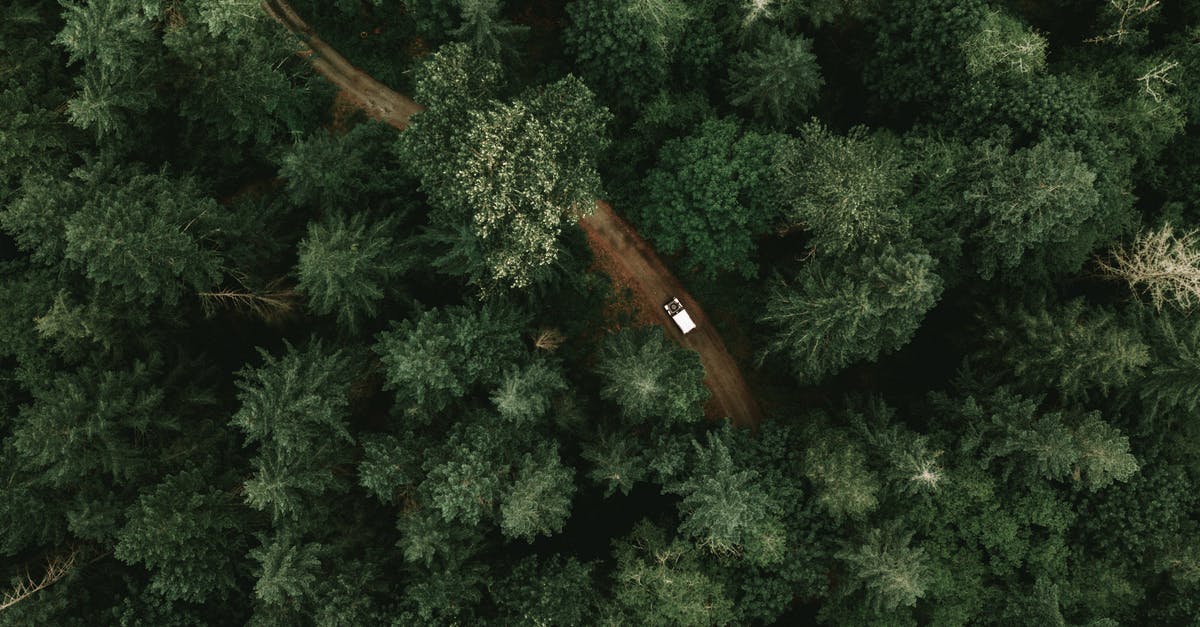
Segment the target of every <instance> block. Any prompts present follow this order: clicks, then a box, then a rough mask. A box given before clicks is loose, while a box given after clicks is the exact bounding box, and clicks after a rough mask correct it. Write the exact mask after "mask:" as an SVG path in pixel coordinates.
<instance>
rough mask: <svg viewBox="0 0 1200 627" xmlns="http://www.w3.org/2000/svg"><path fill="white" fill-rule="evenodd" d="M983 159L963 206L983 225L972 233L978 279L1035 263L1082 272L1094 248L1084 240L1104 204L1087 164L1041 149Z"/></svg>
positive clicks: (991, 150)
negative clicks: (1026, 262)
mask: <svg viewBox="0 0 1200 627" xmlns="http://www.w3.org/2000/svg"><path fill="white" fill-rule="evenodd" d="M978 158H979V161H976V162H975V163H974V164H972V165H973V166H974V167H975V168H976V174H975V176H976V177H977V178H976V180H975V182H974V184H972V185H971V186H970V187H969V188H968V189H967V191H966V193H965V200H966V201H967V202H968V203H969V206H971V207H972V208H973V209H974V211H975V212H976V214H977V215H978V216H980V217H981V218H982V220H983V225H982V227H981V228H979V229H978V230H977V231H976V232H975V237H976V239H977V241H978V246H979V249H980V257H979V262H978V264H979V272H980V274H981V275H982V276H983V277H984V278H988V277H990V276H992V275H993V274H994V273H995V272H996V271H997V270H1012V269H1015V268H1016V267H1017V266H1018V265H1020V264H1021V263H1022V261H1023V260H1025V259H1028V258H1029V257H1031V256H1036V257H1037V258H1044V259H1045V261H1044V262H1043V263H1044V267H1046V268H1049V269H1052V271H1060V270H1061V271H1070V270H1074V269H1075V268H1078V267H1079V265H1080V264H1082V263H1083V261H1084V259H1085V257H1086V255H1087V253H1089V252H1090V251H1091V246H1092V244H1093V242H1092V241H1091V240H1090V239H1085V238H1083V237H1080V235H1081V233H1080V232H1081V231H1083V230H1084V228H1085V225H1086V223H1087V222H1088V221H1089V220H1090V219H1091V218H1092V216H1093V214H1094V213H1095V212H1096V211H1097V209H1098V205H1099V202H1100V196H1099V194H1098V193H1097V192H1096V189H1095V187H1094V182H1095V180H1096V174H1095V173H1094V172H1093V171H1092V170H1091V169H1089V168H1088V166H1087V164H1086V163H1084V161H1083V159H1082V157H1081V156H1080V155H1079V154H1078V153H1076V152H1075V151H1072V150H1069V149H1063V148H1060V147H1057V146H1055V145H1054V144H1053V143H1051V142H1042V143H1039V144H1037V145H1035V146H1033V147H1032V148H1026V149H1021V150H1018V151H1016V152H1014V153H1012V154H1011V155H1008V154H1005V152H1004V149H1003V148H1002V147H999V146H989V147H987V148H986V149H985V150H984V151H983V152H982V153H980V155H979V157H978Z"/></svg>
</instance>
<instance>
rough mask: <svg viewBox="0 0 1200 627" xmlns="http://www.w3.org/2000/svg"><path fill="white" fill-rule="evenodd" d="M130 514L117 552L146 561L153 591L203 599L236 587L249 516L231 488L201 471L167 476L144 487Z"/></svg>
mask: <svg viewBox="0 0 1200 627" xmlns="http://www.w3.org/2000/svg"><path fill="white" fill-rule="evenodd" d="M126 518H127V520H128V522H126V523H125V526H124V528H122V529H121V532H120V534H119V540H118V542H117V545H116V548H115V549H114V555H115V556H116V557H117V559H119V560H121V561H123V562H125V563H127V564H139V563H140V564H144V565H145V566H146V569H147V570H149V571H150V573H151V579H150V586H149V590H151V591H153V592H155V593H157V594H160V595H162V596H163V597H165V598H167V599H177V600H182V601H190V602H195V603H199V602H204V601H206V600H210V599H214V598H223V597H225V596H226V595H228V594H229V593H230V592H231V591H233V590H236V589H237V587H238V584H239V581H238V575H239V571H240V570H241V562H242V559H243V554H244V551H245V549H246V547H245V543H244V539H245V535H244V534H245V532H246V527H247V521H246V520H245V517H244V514H243V511H242V510H241V509H240V508H239V507H238V504H237V502H236V501H235V499H234V497H233V495H232V493H231V492H230V491H228V490H222V489H220V488H218V487H214V486H213V485H212V483H211V479H210V478H209V477H207V476H205V474H204V473H203V472H201V471H200V470H198V469H192V470H185V471H183V472H180V473H177V474H173V475H168V476H167V477H165V478H164V479H163V480H162V482H160V483H159V484H158V485H155V486H153V487H151V488H148V489H145V490H143V491H142V494H141V496H140V497H139V498H138V501H137V504H135V505H134V506H132V507H130V508H129V510H128V512H127V513H126Z"/></svg>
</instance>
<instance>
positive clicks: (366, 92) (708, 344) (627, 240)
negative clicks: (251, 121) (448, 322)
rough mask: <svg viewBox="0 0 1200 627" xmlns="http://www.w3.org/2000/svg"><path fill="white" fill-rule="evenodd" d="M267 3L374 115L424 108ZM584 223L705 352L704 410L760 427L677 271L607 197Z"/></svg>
mask: <svg viewBox="0 0 1200 627" xmlns="http://www.w3.org/2000/svg"><path fill="white" fill-rule="evenodd" d="M262 5H263V9H264V10H265V11H266V12H267V14H268V15H270V16H271V17H272V18H274V19H275V20H277V21H278V22H280V23H281V24H283V25H284V26H285V27H286V28H287V29H288V30H290V31H291V32H292V33H294V34H295V35H296V36H297V37H299V38H300V40H301V41H303V42H304V44H305V45H307V46H308V47H309V49H310V50H311V55H310V56H309V60H310V61H311V62H312V66H313V69H315V70H316V71H317V72H318V73H319V74H321V76H324V77H325V78H326V79H327V80H328V81H329V82H331V83H333V84H334V85H337V86H338V87H339V88H341V89H342V90H344V91H346V92H348V93H350V94H351V95H353V96H354V98H355V99H356V100H358V102H359V103H360V104H361V106H362V108H363V110H364V111H365V112H366V113H367V114H368V115H369V116H371V117H373V118H375V119H378V120H380V121H382V122H386V123H387V124H390V125H392V126H394V127H395V128H397V129H399V130H404V129H405V128H406V127H407V126H408V120H409V118H411V117H412V116H413V115H414V114H416V113H419V112H421V111H423V110H424V109H425V108H424V107H422V106H421V105H419V104H417V103H416V102H414V101H413V100H412V99H411V98H409V97H407V96H404V95H402V94H399V93H396V92H395V91H392V90H391V89H389V88H388V87H387V86H386V85H384V84H382V83H380V82H379V81H376V80H375V79H374V78H372V77H371V76H370V75H368V74H367V73H366V72H363V71H362V70H359V69H358V68H356V67H354V66H353V65H351V64H350V63H349V62H348V61H346V59H345V58H344V57H342V55H340V54H338V52H337V51H336V50H334V49H333V48H331V47H330V46H329V45H328V44H326V43H325V42H324V41H322V40H321V38H320V37H318V36H317V34H316V32H315V31H313V29H312V28H311V27H309V25H308V24H307V23H306V22H305V21H304V20H303V19H301V18H300V16H299V15H297V14H296V12H295V11H293V10H292V8H291V6H289V5H288V4H287V2H285V1H284V0H263V2H262ZM579 224H580V227H581V228H583V230H584V233H586V234H587V238H588V243H589V244H590V245H591V248H592V252H593V254H594V255H595V256H596V261H597V264H598V265H599V266H600V267H601V268H603V269H604V271H605V272H607V273H608V274H609V276H611V277H612V278H613V281H614V282H615V283H616V284H617V285H620V286H625V287H628V288H629V289H630V290H631V291H632V292H633V293H634V295H635V297H636V302H637V305H638V306H639V307H640V308H641V310H642V314H643V315H642V316H639V318H640V319H643V320H658V321H659V322H658V324H660V325H661V326H662V327H663V328H664V329H665V330H666V333H667V337H670V338H672V339H673V340H674V341H675V342H676V343H678V344H679V345H681V346H683V347H685V348H690V349H692V350H694V351H696V352H697V353H699V354H700V362H701V363H702V364H703V365H704V374H705V377H704V383H705V385H706V386H708V389H709V391H710V392H711V393H712V396H711V397H710V398H709V401H708V403H707V404H706V405H705V408H704V409H705V415H707V416H708V417H709V418H712V419H721V418H725V417H727V416H728V417H729V418H730V419H731V420H732V421H733V423H734V424H735V425H738V426H750V427H752V426H754V425H757V424H758V423H759V421H761V420H762V409H761V408H760V406H759V404H758V401H757V399H756V398H755V397H754V395H753V394H751V393H750V388H749V387H748V386H747V385H746V381H745V379H744V378H743V377H742V372H741V370H740V369H739V368H738V365H737V362H736V361H735V360H734V359H733V356H732V355H731V354H730V353H729V350H728V349H727V348H726V347H725V341H724V340H723V339H721V335H720V334H719V333H717V330H716V328H715V327H714V326H713V325H712V323H711V322H710V321H709V319H708V316H707V315H705V313H704V309H703V308H701V307H700V303H698V302H696V299H694V298H692V296H691V294H689V293H688V292H687V290H685V289H684V288H683V284H681V283H680V282H679V279H676V278H675V276H674V275H673V274H671V272H670V271H669V270H668V269H667V267H666V266H665V265H664V264H663V262H662V260H661V259H659V257H658V254H657V253H655V252H654V249H653V248H651V247H650V245H649V244H648V243H646V241H645V240H644V239H642V237H641V236H639V235H638V234H637V232H636V231H634V230H633V228H632V227H631V226H629V224H628V223H627V222H625V221H624V220H622V219H621V218H620V216H618V215H617V214H616V212H615V211H613V208H612V207H610V206H609V204H608V203H606V202H604V201H603V200H597V201H596V210H595V211H594V212H592V214H591V215H589V216H587V217H585V218H583V219H582V220H580V223H579ZM671 297H677V298H679V300H680V302H682V303H683V305H684V307H686V308H687V310H688V313H689V314H691V316H692V319H693V320H694V321H695V322H696V325H697V328H696V330H695V331H692V332H691V333H689V334H687V335H683V334H682V333H680V332H679V329H677V328H675V325H674V324H673V323H671V322H670V320H669V319H668V318H667V316H666V313H665V312H664V311H663V309H662V305H663V303H665V302H667V301H668V300H670V299H671Z"/></svg>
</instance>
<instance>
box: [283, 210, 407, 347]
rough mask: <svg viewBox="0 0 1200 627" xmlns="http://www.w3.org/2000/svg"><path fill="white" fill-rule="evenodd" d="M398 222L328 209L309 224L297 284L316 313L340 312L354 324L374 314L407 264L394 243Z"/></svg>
mask: <svg viewBox="0 0 1200 627" xmlns="http://www.w3.org/2000/svg"><path fill="white" fill-rule="evenodd" d="M394 230H395V229H394V223H393V222H392V221H390V220H382V221H379V222H375V223H373V224H372V223H368V222H367V220H366V218H365V217H364V216H363V214H361V213H359V214H355V215H354V216H353V217H351V218H349V219H347V218H346V217H345V216H344V215H343V214H338V213H327V214H325V216H324V218H323V219H322V220H321V221H320V222H312V223H310V224H309V225H308V235H307V236H306V237H305V238H304V239H303V240H301V241H300V259H299V261H298V263H297V266H296V273H297V274H298V275H299V282H298V283H297V284H296V289H297V291H299V292H300V293H302V294H305V295H306V296H308V302H309V306H310V307H311V308H312V310H313V311H314V312H316V313H318V314H323V315H329V314H336V316H337V320H338V323H339V324H341V325H342V326H343V327H345V328H347V329H350V330H355V329H356V328H357V327H358V326H359V325H360V324H361V321H362V320H363V319H364V318H372V317H374V315H375V310H376V303H377V302H378V301H379V300H381V299H383V298H384V297H385V296H386V295H387V291H388V285H389V284H390V283H391V281H392V279H393V278H395V277H396V276H397V275H398V274H400V273H401V272H403V271H404V270H405V269H407V263H405V260H404V259H403V257H401V256H400V255H399V254H398V253H397V251H396V248H395V246H394V245H393V243H392V242H393V240H392V237H393V235H392V233H393V232H394Z"/></svg>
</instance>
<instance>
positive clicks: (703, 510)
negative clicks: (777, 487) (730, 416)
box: [672, 433, 787, 566]
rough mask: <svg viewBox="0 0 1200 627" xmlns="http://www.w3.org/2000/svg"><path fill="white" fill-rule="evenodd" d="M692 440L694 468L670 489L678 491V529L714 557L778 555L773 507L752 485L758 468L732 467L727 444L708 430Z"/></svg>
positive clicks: (773, 559) (778, 525)
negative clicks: (701, 438) (703, 438)
mask: <svg viewBox="0 0 1200 627" xmlns="http://www.w3.org/2000/svg"><path fill="white" fill-rule="evenodd" d="M692 444H693V446H694V447H695V453H696V461H695V464H694V467H695V469H696V471H695V472H694V473H693V474H692V475H691V476H690V477H688V478H687V479H685V480H683V481H682V482H680V484H679V485H678V486H675V487H673V488H672V491H673V492H677V493H679V494H681V495H682V496H683V500H682V501H680V503H679V510H680V513H681V514H682V515H683V516H682V517H683V520H682V521H681V522H680V524H679V532H680V533H681V534H683V535H686V536H690V537H692V538H693V539H694V540H695V541H696V545H697V546H698V547H700V548H701V549H704V550H706V551H709V552H710V553H713V554H715V555H718V556H735V555H736V556H742V557H744V558H745V559H746V560H748V561H750V562H751V563H754V564H758V565H762V566H765V565H768V564H774V563H777V562H779V561H780V560H782V559H783V557H784V554H785V547H786V545H787V534H786V532H785V530H784V528H783V523H782V522H781V521H780V520H779V519H778V508H777V506H776V505H775V504H774V503H772V502H771V500H770V497H769V496H768V495H767V494H766V493H764V492H763V491H762V490H761V489H759V488H758V485H757V479H758V473H756V472H755V471H753V470H736V469H735V467H734V463H733V460H732V458H731V457H730V455H729V450H728V448H726V446H725V444H724V443H723V442H722V441H721V439H720V438H718V437H714V436H713V434H711V433H710V434H709V436H708V440H707V442H706V444H705V445H704V446H701V445H700V444H699V443H698V442H693V443H692Z"/></svg>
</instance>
